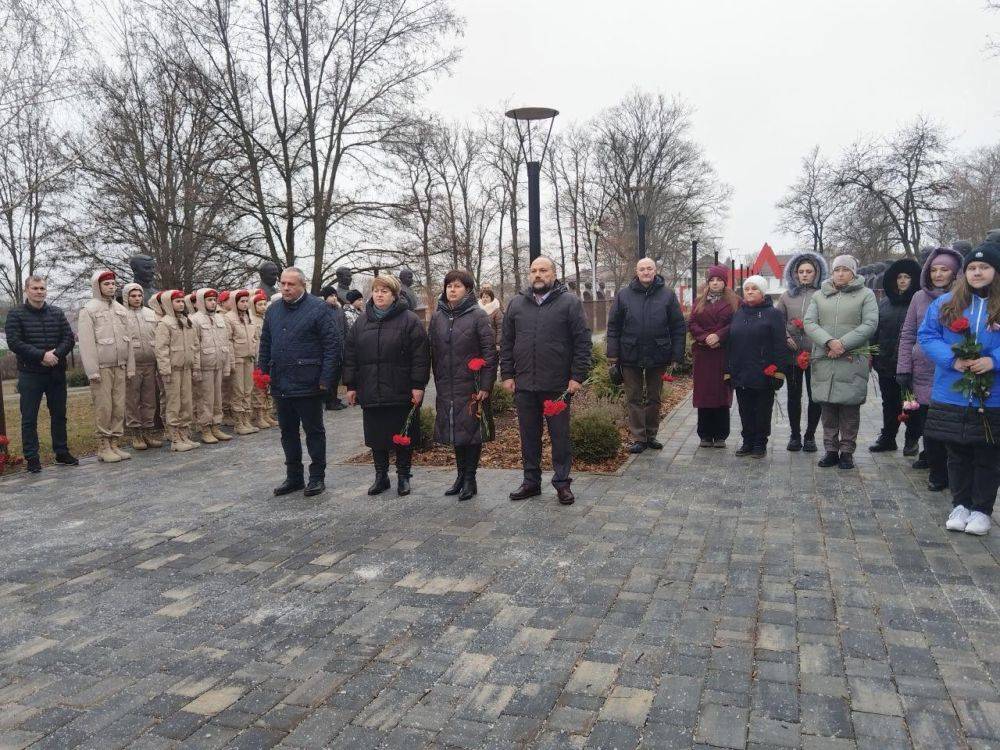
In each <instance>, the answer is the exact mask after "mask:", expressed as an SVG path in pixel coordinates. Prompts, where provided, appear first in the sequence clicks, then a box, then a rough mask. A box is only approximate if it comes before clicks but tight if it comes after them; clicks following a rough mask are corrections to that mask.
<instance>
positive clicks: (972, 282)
mask: <svg viewBox="0 0 1000 750" xmlns="http://www.w3.org/2000/svg"><path fill="white" fill-rule="evenodd" d="M998 269H1000V243H994V242H985V243H983V244H982V245H980V246H979V247H977V248H976V249H975V250H973V251H972V252H971V253H969V255H968V257H967V258H966V259H965V268H964V271H963V274H962V275H960V276H959V277H958V279H957V280H956V282H955V286H954V288H953V289H952V291H951V292H949V293H948V294H944V295H942V296H941V297H938V298H937V299H936V300H935V301H934V303H933V304H932V305H931V306H930V307H929V308H928V309H927V314H926V315H925V316H924V320H923V323H921V324H920V329H919V330H918V331H917V339H918V341H919V342H920V348H921V349H922V350H923V351H924V353H925V354H926V355H927V356H928V357H929V358H930V359H931V360H932V361H933V362H934V365H935V367H934V385H933V387H932V389H931V405H930V409H929V410H928V412H927V422H926V425H925V427H924V432H925V434H927V435H929V436H930V437H932V438H933V439H935V440H940V441H942V442H944V443H946V444H947V449H948V485H949V488H950V490H951V494H952V506H953V508H952V511H951V515H950V516H948V520H947V522H946V523H945V528H947V529H949V530H950V531H964V532H966V533H967V534H976V535H980V536H981V535H983V534H986V533H988V532H989V530H990V525H991V518H990V516H991V515H992V513H993V504H994V502H995V500H996V494H997V488H998V487H1000V388H998V387H996V385H997V384H996V383H995V375H996V372H997V371H998V370H1000V276H998V275H997V270H998ZM963 329H965V330H964V331H963ZM966 336H971V337H972V338H973V339H974V340H975V341H976V342H977V343H978V344H979V345H980V347H981V356H980V357H978V358H976V359H971V360H968V359H957V358H956V357H955V353H954V351H953V350H952V347H953V346H954V345H955V344H958V343H960V342H961V341H962V340H963V339H964V338H965V337H966ZM966 371H970V372H973V373H975V374H977V375H985V376H987V377H988V378H990V380H991V387H990V391H989V394H988V395H987V396H986V398H985V399H984V400H982V401H981V400H980V399H979V398H978V397H974V396H970V395H968V394H967V393H966V392H963V390H962V388H961V384H960V383H959V381H961V379H962V378H963V377H964V374H965V372H966Z"/></svg>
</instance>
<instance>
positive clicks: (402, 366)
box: [343, 300, 431, 408]
mask: <svg viewBox="0 0 1000 750" xmlns="http://www.w3.org/2000/svg"><path fill="white" fill-rule="evenodd" d="M374 309H375V306H374V305H373V304H372V302H371V300H369V301H368V304H367V305H365V312H364V313H363V314H362V315H361V316H360V317H359V318H358V319H357V321H356V322H355V323H354V325H353V326H351V330H350V331H348V333H347V347H346V348H345V351H344V363H345V364H344V375H343V378H344V385H346V386H347V389H348V390H351V391H357V394H358V403H359V404H361V406H362V407H365V408H371V407H380V406H405V405H408V404H409V403H410V400H411V398H412V396H411V394H410V391H411V390H412V389H414V388H416V389H420V390H423V389H424V388H425V387H426V386H427V381H428V380H429V379H430V367H431V361H430V346H429V343H428V340H427V332H426V331H425V330H424V326H423V324H422V323H421V322H420V318H418V317H417V316H416V314H415V313H413V312H412V311H411V310H409V309H408V308H407V305H406V303H405V302H403V301H401V300H396V302H394V303H393V305H392V307H391V308H389V313H388V315H386V316H385V317H384V318H383V319H382V320H378V319H377V318H376V317H375V314H374V312H373V311H374Z"/></svg>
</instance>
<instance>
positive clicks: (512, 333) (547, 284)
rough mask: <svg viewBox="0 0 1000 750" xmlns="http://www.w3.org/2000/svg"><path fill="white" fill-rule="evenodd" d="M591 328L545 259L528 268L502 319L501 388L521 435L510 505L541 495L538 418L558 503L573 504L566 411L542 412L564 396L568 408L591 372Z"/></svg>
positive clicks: (540, 451) (575, 300) (567, 413)
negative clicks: (548, 442)
mask: <svg viewBox="0 0 1000 750" xmlns="http://www.w3.org/2000/svg"><path fill="white" fill-rule="evenodd" d="M590 359H591V341H590V328H589V327H588V326H587V321H586V318H585V317H584V315H583V307H582V305H581V304H580V300H579V299H577V297H576V296H574V295H572V294H566V287H565V286H564V285H563V284H562V282H560V281H558V280H557V279H556V265H555V263H553V262H552V259H551V258H547V257H545V256H544V255H542V256H539V257H538V258H535V260H534V262H533V263H532V264H531V288H530V289H528V290H526V291H523V292H521V293H520V294H518V295H517V296H516V297H514V299H512V300H511V301H510V304H509V305H508V306H507V312H506V313H505V314H504V318H503V333H502V336H501V343H500V371H501V374H502V376H503V386H504V388H506V389H507V390H508V391H510V392H512V393H513V394H514V406H515V407H516V408H517V422H518V428H519V430H520V433H521V460H522V463H523V466H522V468H523V470H524V481H523V482H522V483H521V486H520V487H518V488H517V489H516V490H515V491H514V492H512V493H510V499H511V500H525V499H527V498H529V497H534V496H536V495H540V494H541V492H542V469H541V461H542V419H543V417H545V418H546V419H548V423H549V437H550V438H552V468H553V470H554V472H555V476H553V477H552V486H553V487H555V488H556V494H557V495H558V496H559V502H560V503H562V504H563V505H570V504H571V503H572V502H573V501H574V497H573V492H572V491H571V490H570V488H569V485H570V482H571V480H570V477H569V472H570V467H571V465H572V456H571V455H570V444H569V408H568V406H567V407H566V408H564V409H563V410H562V411H560V412H559V413H557V414H551V415H545V414H544V413H543V410H544V403H545V401H546V400H556V399H558V398H559V397H560V396H561V395H562V393H563V392H564V391H568V392H569V395H568V396H567V397H566V403H567V405H568V403H569V401H570V399H571V398H572V395H573V394H574V393H576V392H577V391H578V390H580V386H581V384H582V383H583V381H584V380H586V379H587V372H588V371H589V370H590Z"/></svg>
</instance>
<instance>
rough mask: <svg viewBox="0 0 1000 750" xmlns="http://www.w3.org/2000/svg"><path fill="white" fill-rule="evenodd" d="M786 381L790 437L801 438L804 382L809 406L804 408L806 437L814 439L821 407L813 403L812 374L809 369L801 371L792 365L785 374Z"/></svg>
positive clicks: (821, 410)
mask: <svg viewBox="0 0 1000 750" xmlns="http://www.w3.org/2000/svg"><path fill="white" fill-rule="evenodd" d="M787 381H788V426H789V427H790V428H791V433H792V437H801V436H802V433H801V432H800V431H799V430H800V425H801V423H802V383H803V381H804V382H805V386H806V396H807V398H808V399H809V405H808V406H807V407H806V437H807V438H814V437H816V428H817V427H818V426H819V419H820V415H822V413H823V407H822V406H821V405H820V404H818V403H816V402H815V401H813V391H812V373H811V372H810V370H809V369H805V370H803V369H802V368H801V367H797V366H795V365H793V366H792V367H790V368H789V369H788V372H787Z"/></svg>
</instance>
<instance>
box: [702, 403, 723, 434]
mask: <svg viewBox="0 0 1000 750" xmlns="http://www.w3.org/2000/svg"><path fill="white" fill-rule="evenodd" d="M698 437H699V438H700V439H701V440H725V439H726V438H727V437H729V407H728V406H720V407H718V408H716V409H698Z"/></svg>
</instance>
